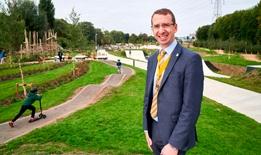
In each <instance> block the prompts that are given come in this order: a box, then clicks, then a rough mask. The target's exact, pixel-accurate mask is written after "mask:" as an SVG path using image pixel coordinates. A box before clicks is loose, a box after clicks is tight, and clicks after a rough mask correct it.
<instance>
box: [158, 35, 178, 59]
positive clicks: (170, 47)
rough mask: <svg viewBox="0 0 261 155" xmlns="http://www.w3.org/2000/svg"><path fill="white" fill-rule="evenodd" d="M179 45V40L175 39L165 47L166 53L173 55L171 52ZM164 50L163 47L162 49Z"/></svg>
mask: <svg viewBox="0 0 261 155" xmlns="http://www.w3.org/2000/svg"><path fill="white" fill-rule="evenodd" d="M176 46H177V40H176V39H174V40H173V42H172V43H171V44H170V45H169V46H168V47H166V48H165V49H163V50H164V51H166V52H167V53H166V55H168V56H169V55H171V53H172V52H173V51H174V49H175V47H176ZM161 50H162V49H161Z"/></svg>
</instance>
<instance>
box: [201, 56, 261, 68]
mask: <svg viewBox="0 0 261 155" xmlns="http://www.w3.org/2000/svg"><path fill="white" fill-rule="evenodd" d="M203 59H204V60H205V61H210V62H216V63H224V64H231V65H238V66H247V65H261V62H255V61H249V60H245V59H244V58H242V57H241V56H240V55H230V56H229V55H217V56H205V57H203Z"/></svg>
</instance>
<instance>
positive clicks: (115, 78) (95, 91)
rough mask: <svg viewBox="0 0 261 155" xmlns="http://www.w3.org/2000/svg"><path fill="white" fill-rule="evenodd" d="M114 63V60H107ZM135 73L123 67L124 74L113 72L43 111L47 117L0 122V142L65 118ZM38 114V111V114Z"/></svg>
mask: <svg viewBox="0 0 261 155" xmlns="http://www.w3.org/2000/svg"><path fill="white" fill-rule="evenodd" d="M106 63H108V64H111V65H114V64H115V63H114V62H106ZM133 74H135V71H134V70H132V69H131V68H128V67H123V68H122V74H112V75H110V76H109V77H107V78H106V79H105V81H104V82H103V83H102V84H97V85H94V84H93V85H88V86H86V87H84V88H82V89H81V90H80V91H79V92H78V93H77V94H76V95H75V96H74V97H73V98H72V99H70V100H68V101H67V102H65V103H63V104H61V105H58V106H56V107H53V108H50V109H48V110H45V111H43V113H44V114H46V115H47V118H46V119H40V120H39V121H36V122H33V123H28V120H29V118H30V117H29V116H27V117H23V118H20V119H18V120H17V121H16V122H15V127H14V128H10V127H9V125H8V122H5V123H3V124H0V144H1V143H6V142H8V141H10V140H12V139H15V138H17V137H19V136H22V135H25V134H26V133H29V132H31V131H32V130H34V129H36V128H41V127H43V126H45V125H48V124H50V123H53V122H55V121H57V120H59V119H63V118H65V117H67V116H68V115H70V114H72V113H74V112H76V111H78V110H80V109H83V108H86V107H88V106H89V105H91V104H93V103H95V102H97V101H98V100H99V99H100V98H101V97H103V96H104V95H105V94H106V93H107V92H108V91H109V90H110V89H112V88H113V87H118V86H120V85H121V84H122V83H123V82H125V81H126V80H127V79H128V78H129V77H130V76H132V75H133ZM36 116H38V113H37V114H36Z"/></svg>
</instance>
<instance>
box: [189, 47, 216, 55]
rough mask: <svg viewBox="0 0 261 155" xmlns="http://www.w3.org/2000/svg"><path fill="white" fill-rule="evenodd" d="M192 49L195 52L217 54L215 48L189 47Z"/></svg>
mask: <svg viewBox="0 0 261 155" xmlns="http://www.w3.org/2000/svg"><path fill="white" fill-rule="evenodd" d="M189 49H190V50H191V51H195V52H199V53H202V54H210V55H214V54H216V52H215V51H214V50H211V49H208V48H202V47H192V48H189Z"/></svg>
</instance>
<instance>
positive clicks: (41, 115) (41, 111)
mask: <svg viewBox="0 0 261 155" xmlns="http://www.w3.org/2000/svg"><path fill="white" fill-rule="evenodd" d="M39 103H40V114H39V117H38V118H35V119H34V120H30V121H29V123H32V122H35V121H38V120H39V119H42V118H43V119H45V118H46V117H47V116H46V115H45V114H43V110H42V102H41V100H40V101H39Z"/></svg>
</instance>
